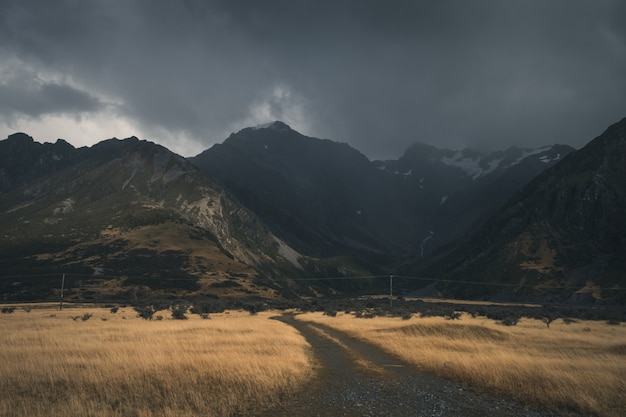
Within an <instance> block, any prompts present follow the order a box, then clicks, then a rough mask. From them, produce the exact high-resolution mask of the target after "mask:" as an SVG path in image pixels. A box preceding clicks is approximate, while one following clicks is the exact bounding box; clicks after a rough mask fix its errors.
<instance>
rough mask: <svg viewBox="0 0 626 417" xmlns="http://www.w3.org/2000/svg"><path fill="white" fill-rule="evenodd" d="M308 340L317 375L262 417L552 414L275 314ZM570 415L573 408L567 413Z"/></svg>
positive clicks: (324, 328)
mask: <svg viewBox="0 0 626 417" xmlns="http://www.w3.org/2000/svg"><path fill="white" fill-rule="evenodd" d="M274 319H276V320H279V321H281V322H283V323H285V324H288V325H290V326H292V327H294V328H295V329H297V330H298V331H299V332H300V333H301V334H302V336H304V337H305V338H306V340H307V341H308V343H309V344H310V345H311V348H312V353H313V355H314V361H315V365H314V366H315V371H316V374H317V375H316V378H314V379H313V380H312V381H311V382H310V383H308V384H307V385H306V386H305V387H304V388H303V389H302V390H301V391H300V392H298V393H296V394H294V395H292V396H289V397H288V398H284V399H283V400H282V401H281V402H280V405H278V406H276V407H274V408H272V409H271V410H268V411H267V412H265V413H260V414H255V415H259V416H262V417H269V416H273V417H283V416H284V417H296V416H297V417H326V416H329V417H330V416H332V417H340V416H346V417H353V416H354V417H365V416H371V417H375V416H376V417H378V416H394V417H417V416H429V417H435V416H459V417H460V416H463V417H479V416H480V417H483V416H494V417H556V416H559V413H557V412H554V411H551V410H539V409H529V408H527V407H524V406H523V405H521V404H518V403H516V402H514V401H511V400H507V399H501V398H496V397H494V396H491V395H488V394H485V393H477V392H476V391H474V390H471V389H469V388H466V387H462V386H461V385H458V384H456V383H453V382H450V381H446V380H443V379H440V378H436V377H434V376H431V375H427V374H424V373H421V372H419V370H417V369H415V368H413V367H411V366H410V365H408V364H406V363H403V362H402V361H400V360H399V359H398V358H396V357H394V356H392V355H390V354H388V353H386V352H384V351H382V350H381V349H379V348H377V347H375V346H372V345H370V344H367V343H364V342H362V341H360V340H357V339H355V338H353V337H351V336H349V335H346V334H344V333H342V332H339V331H337V330H334V329H331V328H329V327H327V326H324V325H321V324H317V323H310V322H303V321H299V320H296V319H295V318H294V316H293V315H290V314H285V315H282V316H277V317H274ZM569 415H570V416H571V414H569Z"/></svg>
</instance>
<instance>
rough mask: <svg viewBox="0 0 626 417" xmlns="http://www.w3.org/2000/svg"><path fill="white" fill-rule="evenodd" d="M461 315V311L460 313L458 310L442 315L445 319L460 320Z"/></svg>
mask: <svg viewBox="0 0 626 417" xmlns="http://www.w3.org/2000/svg"><path fill="white" fill-rule="evenodd" d="M462 315H463V313H461V312H460V311H453V312H451V313H449V314H446V315H445V316H443V318H444V319H446V320H461V316H462Z"/></svg>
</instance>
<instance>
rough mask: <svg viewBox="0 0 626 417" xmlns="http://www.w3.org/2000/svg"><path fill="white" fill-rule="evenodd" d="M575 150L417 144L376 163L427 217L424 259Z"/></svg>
mask: <svg viewBox="0 0 626 417" xmlns="http://www.w3.org/2000/svg"><path fill="white" fill-rule="evenodd" d="M573 150H574V149H573V148H571V147H569V146H566V145H553V146H546V147H543V148H538V149H520V148H516V147H512V148H509V149H508V150H506V151H498V152H489V153H487V152H480V151H476V150H471V149H465V150H462V151H453V150H449V149H437V148H435V147H433V146H430V145H423V144H414V145H413V146H411V147H410V148H409V149H408V150H407V151H406V153H405V154H404V155H403V156H402V157H401V158H400V159H398V160H396V161H374V164H375V165H376V166H377V167H378V168H379V169H382V170H384V171H386V172H392V173H395V174H396V175H399V176H401V177H404V181H405V182H406V183H407V184H408V186H409V187H410V189H411V194H410V195H411V196H412V197H413V198H414V199H415V200H414V202H413V205H414V207H419V213H420V215H421V216H424V217H427V218H428V219H429V220H428V221H427V223H428V224H429V225H430V228H429V229H428V233H427V234H426V235H422V239H423V241H422V243H421V245H420V257H421V258H423V257H425V256H427V255H429V254H432V253H433V252H434V251H435V250H436V249H437V248H440V247H442V246H444V245H447V244H449V243H450V242H453V241H454V240H456V239H458V238H461V237H462V236H464V235H466V234H468V232H471V231H472V230H474V229H475V228H476V227H478V226H480V225H482V223H484V221H486V220H487V219H488V218H489V217H490V216H492V215H493V214H495V213H496V212H497V210H499V209H500V208H501V207H502V206H503V205H504V203H506V202H507V201H508V200H509V199H510V198H511V197H512V196H513V194H514V193H515V192H516V191H518V190H519V189H520V188H521V187H522V186H523V185H525V184H527V183H528V182H529V181H530V180H531V179H533V178H534V177H536V176H537V175H538V174H540V173H541V172H542V171H543V170H545V169H546V168H549V167H551V166H552V165H554V164H555V163H557V162H558V161H559V160H560V159H561V158H563V157H565V156H566V155H567V154H569V153H570V152H572V151H573Z"/></svg>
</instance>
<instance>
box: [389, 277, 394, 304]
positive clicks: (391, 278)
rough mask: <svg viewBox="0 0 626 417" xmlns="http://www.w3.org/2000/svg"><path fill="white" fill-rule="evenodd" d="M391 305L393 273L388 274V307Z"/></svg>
mask: <svg viewBox="0 0 626 417" xmlns="http://www.w3.org/2000/svg"><path fill="white" fill-rule="evenodd" d="M391 307H393V275H389V308H391Z"/></svg>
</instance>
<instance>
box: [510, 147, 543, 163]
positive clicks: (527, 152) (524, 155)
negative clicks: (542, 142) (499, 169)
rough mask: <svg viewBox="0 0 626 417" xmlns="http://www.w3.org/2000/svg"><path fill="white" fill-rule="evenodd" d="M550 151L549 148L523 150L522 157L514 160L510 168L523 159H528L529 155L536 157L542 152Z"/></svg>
mask: <svg viewBox="0 0 626 417" xmlns="http://www.w3.org/2000/svg"><path fill="white" fill-rule="evenodd" d="M550 149H552V147H551V146H545V147H543V148H537V149H524V151H523V152H522V155H521V156H520V157H519V158H517V160H515V162H513V163H512V164H511V166H513V165H517V164H519V163H520V162H522V161H523V160H524V159H526V158H528V157H529V156H531V155H537V154H539V153H542V152H547V151H549V150H550Z"/></svg>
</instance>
